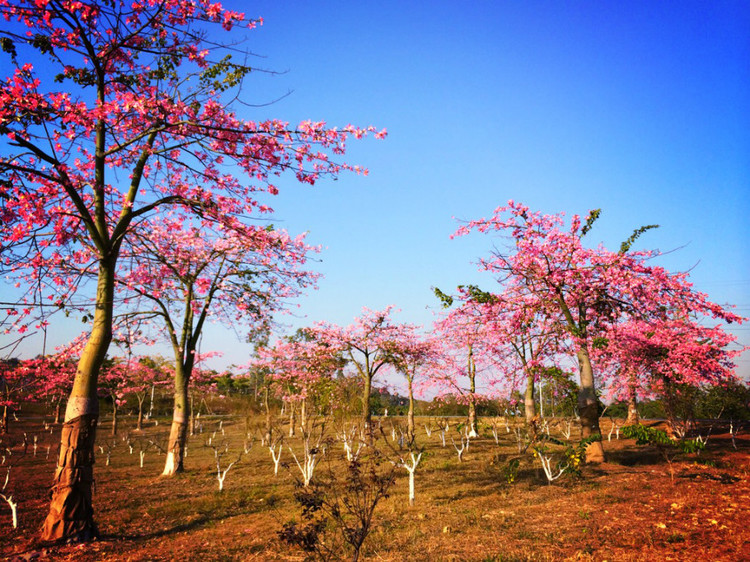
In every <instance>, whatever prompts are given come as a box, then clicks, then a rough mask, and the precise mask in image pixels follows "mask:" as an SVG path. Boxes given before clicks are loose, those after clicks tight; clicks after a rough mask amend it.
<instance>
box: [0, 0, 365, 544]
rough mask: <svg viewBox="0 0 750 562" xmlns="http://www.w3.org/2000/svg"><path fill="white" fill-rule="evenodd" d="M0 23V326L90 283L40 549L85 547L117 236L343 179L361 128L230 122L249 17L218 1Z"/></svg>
mask: <svg viewBox="0 0 750 562" xmlns="http://www.w3.org/2000/svg"><path fill="white" fill-rule="evenodd" d="M0 16H2V17H3V18H4V19H5V22H6V25H5V27H4V29H3V31H2V32H1V33H0V35H1V37H0V46H1V47H2V50H3V53H1V55H2V56H3V57H4V60H5V66H4V68H6V69H8V73H7V75H6V76H5V77H4V79H3V80H2V81H0V136H2V138H3V139H4V140H3V142H4V149H3V151H2V156H0V216H2V219H3V223H4V228H3V230H2V233H1V234H0V246H1V247H2V257H3V260H2V267H3V269H4V270H5V271H7V272H9V273H10V274H11V275H13V276H15V277H16V278H17V279H19V283H20V289H21V290H22V291H23V290H24V289H25V290H26V291H27V292H25V293H24V294H22V295H21V296H20V297H19V306H18V307H13V308H11V309H10V310H9V313H8V317H7V318H6V319H3V323H4V324H5V327H6V329H8V330H18V331H23V330H25V329H27V328H28V326H29V325H33V323H34V321H33V319H32V315H33V314H34V312H35V311H36V310H39V307H50V306H51V307H53V308H54V309H66V310H67V309H69V308H70V307H72V306H73V304H74V301H73V300H72V295H73V294H74V293H76V291H78V289H79V288H86V289H88V287H82V286H81V284H82V283H85V279H83V278H82V277H81V276H80V274H81V272H82V271H86V272H89V271H91V272H95V274H96V281H95V283H93V284H92V285H93V286H92V287H91V292H90V293H87V294H89V295H91V294H93V295H94V297H93V299H91V303H90V305H89V308H88V310H89V311H91V315H92V318H93V323H92V328H91V332H90V335H89V338H88V340H87V343H86V348H85V349H84V350H83V352H82V353H81V355H80V361H79V364H78V368H77V372H76V377H75V380H74V383H73V390H72V391H71V396H70V398H69V400H68V402H67V409H66V414H65V420H66V421H65V425H64V427H63V436H62V438H61V443H62V448H61V451H60V457H59V466H58V469H57V471H56V473H55V483H54V488H53V494H52V501H51V505H50V513H49V517H48V518H47V520H46V522H45V524H44V526H43V530H42V538H43V539H44V540H47V541H56V540H60V539H65V540H70V539H73V540H90V539H91V538H93V537H94V536H96V534H97V529H96V525H95V523H94V520H93V510H92V507H91V485H92V482H93V458H94V438H95V428H96V423H97V420H98V400H97V388H98V374H99V369H100V367H101V365H102V363H103V361H104V358H105V356H106V354H107V350H108V348H109V344H110V341H111V338H112V321H113V302H114V293H115V277H116V269H117V265H118V259H119V257H120V252H121V250H122V248H123V244H124V242H125V241H126V240H128V238H129V237H130V234H131V232H132V231H133V229H134V228H135V227H137V226H138V225H139V224H141V223H142V222H143V221H144V220H154V217H155V216H156V215H157V214H159V213H160V212H161V211H162V210H163V209H165V208H166V209H175V208H179V209H182V210H184V211H185V212H192V213H194V214H195V215H196V216H199V217H200V218H201V219H202V220H208V221H212V222H215V223H221V224H224V225H226V227H227V228H234V227H235V226H236V225H238V224H239V223H240V222H242V220H243V217H248V216H252V215H254V214H255V213H257V212H258V211H264V210H267V207H265V206H263V205H262V204H261V203H260V202H259V201H258V196H259V192H261V191H265V192H270V193H272V194H273V193H276V192H277V187H276V186H274V185H273V183H272V179H273V178H274V177H275V176H277V175H279V174H280V173H282V172H284V171H287V170H288V171H290V172H291V173H293V174H294V175H295V176H296V177H297V179H298V180H299V181H301V182H303V183H307V184H312V183H314V182H315V181H316V180H317V179H318V178H320V177H321V176H325V175H335V174H337V173H338V172H340V171H341V170H343V169H351V170H356V171H358V169H357V168H355V167H351V166H344V165H341V164H339V163H337V162H335V161H334V160H332V156H333V157H335V156H336V155H340V154H342V153H343V152H344V150H345V143H346V140H347V138H348V137H350V136H352V135H354V136H356V137H360V136H363V135H364V134H366V133H367V131H366V130H361V129H357V128H355V127H351V126H347V127H344V128H342V129H331V128H329V127H327V126H326V125H325V124H324V123H313V122H304V123H300V124H299V125H297V126H290V125H289V124H288V123H285V122H283V121H277V120H268V121H262V122H256V121H251V120H248V119H244V118H242V117H241V116H239V115H238V114H236V113H235V112H234V111H233V109H232V106H231V104H232V103H233V102H234V101H235V99H236V97H237V96H236V90H237V89H238V87H239V86H240V85H241V83H242V80H243V79H244V78H245V77H246V75H247V74H248V73H249V72H250V70H251V69H250V67H249V66H247V65H245V64H243V63H238V62H236V60H234V59H232V55H233V54H236V53H237V49H238V45H239V42H238V41H237V40H235V39H237V38H235V37H233V36H232V31H233V30H234V29H236V28H238V27H240V28H244V29H248V28H252V27H254V26H255V25H257V24H258V23H259V22H258V20H249V19H247V18H246V17H245V16H244V14H241V13H237V12H233V11H230V10H226V9H224V8H222V6H221V4H219V3H218V2H213V1H211V0H195V1H193V2H181V1H176V0H144V1H140V2H130V1H127V0H114V1H113V2H100V1H97V0H85V1H72V0H62V1H59V2H51V1H47V0H42V1H37V0H0ZM225 45H229V47H228V48H225V47H224V46H225ZM32 61H40V63H41V71H37V69H36V68H35V67H34V62H32ZM235 174H236V175H235ZM156 222H158V221H156V220H154V223H156ZM24 301H25V302H24ZM43 310H49V308H43Z"/></svg>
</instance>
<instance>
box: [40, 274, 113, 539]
mask: <svg viewBox="0 0 750 562" xmlns="http://www.w3.org/2000/svg"><path fill="white" fill-rule="evenodd" d="M114 286H115V284H114V260H110V262H108V261H106V260H101V261H100V262H99V277H98V281H97V295H96V310H95V312H94V324H93V327H92V329H91V335H90V336H89V339H88V342H86V347H85V348H84V350H83V352H82V353H81V358H80V360H79V361H78V368H77V370H76V376H75V379H74V380H73V389H72V390H71V393H70V398H69V399H68V404H67V407H66V409H65V423H64V424H63V427H62V436H61V440H60V455H59V457H58V460H57V469H56V470H55V476H54V480H53V484H52V490H51V496H52V501H51V502H50V510H49V513H48V514H47V518H46V519H45V521H44V524H43V526H42V535H41V539H42V540H43V541H45V542H53V541H54V542H56V541H61V540H71V541H90V540H93V539H94V538H96V536H97V535H98V529H97V526H96V523H95V522H94V509H93V506H92V503H91V493H92V485H93V482H94V445H95V441H96V425H97V422H98V421H99V399H98V398H97V393H96V389H97V379H98V375H99V369H100V368H101V366H102V363H103V361H104V358H105V356H106V355H107V350H108V349H109V344H110V342H111V341H112V302H113V298H114Z"/></svg>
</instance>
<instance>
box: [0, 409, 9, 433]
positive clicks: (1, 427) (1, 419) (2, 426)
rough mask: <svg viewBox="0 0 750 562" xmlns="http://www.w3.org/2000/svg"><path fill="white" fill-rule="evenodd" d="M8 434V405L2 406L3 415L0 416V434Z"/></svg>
mask: <svg viewBox="0 0 750 562" xmlns="http://www.w3.org/2000/svg"><path fill="white" fill-rule="evenodd" d="M6 433H8V405H7V404H6V405H5V406H3V415H2V416H0V434H2V435H5V434H6Z"/></svg>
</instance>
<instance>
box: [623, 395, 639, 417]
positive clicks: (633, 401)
mask: <svg viewBox="0 0 750 562" xmlns="http://www.w3.org/2000/svg"><path fill="white" fill-rule="evenodd" d="M638 422H639V417H638V400H637V398H636V396H635V393H633V394H631V396H630V397H629V398H628V419H626V420H625V423H626V424H627V425H632V424H636V423H638Z"/></svg>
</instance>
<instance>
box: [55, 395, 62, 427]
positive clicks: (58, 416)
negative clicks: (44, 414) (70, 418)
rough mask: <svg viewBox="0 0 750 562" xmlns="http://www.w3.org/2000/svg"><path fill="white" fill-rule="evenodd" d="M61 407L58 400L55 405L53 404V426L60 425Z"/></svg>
mask: <svg viewBox="0 0 750 562" xmlns="http://www.w3.org/2000/svg"><path fill="white" fill-rule="evenodd" d="M61 406H62V400H58V401H57V404H55V421H54V424H55V425H57V424H59V423H60V409H61V408H60V407H61Z"/></svg>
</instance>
